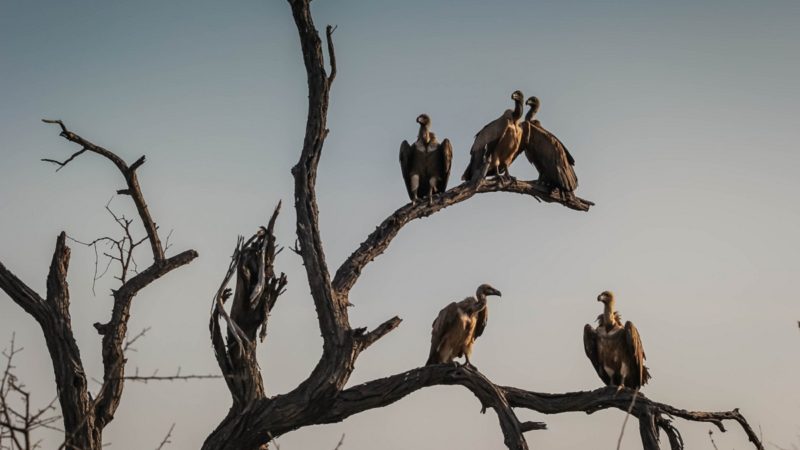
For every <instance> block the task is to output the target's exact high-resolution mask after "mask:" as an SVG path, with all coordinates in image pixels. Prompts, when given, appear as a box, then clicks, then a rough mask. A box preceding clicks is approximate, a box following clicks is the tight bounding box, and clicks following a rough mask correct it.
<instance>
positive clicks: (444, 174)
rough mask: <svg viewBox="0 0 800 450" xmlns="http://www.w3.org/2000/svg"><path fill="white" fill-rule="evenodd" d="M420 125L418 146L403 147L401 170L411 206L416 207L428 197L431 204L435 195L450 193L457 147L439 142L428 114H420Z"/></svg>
mask: <svg viewBox="0 0 800 450" xmlns="http://www.w3.org/2000/svg"><path fill="white" fill-rule="evenodd" d="M417 123H418V124H419V134H418V135H417V140H416V141H415V142H414V145H410V144H409V143H408V141H403V143H402V144H400V170H401V171H402V172H403V181H405V183H406V190H407V191H408V197H409V198H410V199H411V203H416V201H417V199H418V198H419V197H428V203H431V202H433V194H434V193H437V192H438V193H441V192H444V191H446V190H447V180H448V178H450V162H451V161H452V159H453V147H452V146H451V145H450V140H449V139H445V140H444V141H442V143H441V144H440V143H439V141H437V140H436V135H435V134H433V133H432V132H431V118H430V117H428V115H427V114H420V115H419V116H418V117H417Z"/></svg>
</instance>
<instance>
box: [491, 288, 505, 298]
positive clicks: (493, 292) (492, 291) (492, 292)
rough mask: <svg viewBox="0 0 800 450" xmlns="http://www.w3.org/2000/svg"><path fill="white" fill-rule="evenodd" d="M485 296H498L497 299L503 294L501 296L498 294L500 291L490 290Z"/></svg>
mask: <svg viewBox="0 0 800 450" xmlns="http://www.w3.org/2000/svg"><path fill="white" fill-rule="evenodd" d="M487 294H488V295H496V296H498V297H502V296H503V294H502V293H500V291H498V290H497V289H495V288H492V290H490V291H489V292H487Z"/></svg>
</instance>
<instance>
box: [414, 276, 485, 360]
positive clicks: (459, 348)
mask: <svg viewBox="0 0 800 450" xmlns="http://www.w3.org/2000/svg"><path fill="white" fill-rule="evenodd" d="M487 295H497V296H498V297H499V296H500V295H501V294H500V291H498V290H497V289H495V288H493V287H491V286H489V285H488V284H482V285H480V286H479V287H478V290H477V291H476V293H475V296H476V297H477V300H476V299H475V297H467V298H465V299H464V300H461V301H460V302H453V303H450V304H449V305H447V306H445V307H444V308H443V309H442V310H441V311H439V315H438V316H437V317H436V320H434V321H433V330H432V331H431V352H430V355H429V356H428V362H426V363H425V365H426V366H429V365H431V364H444V363H449V362H452V361H453V359H455V358H458V357H461V356H464V358H466V360H467V362H466V364H471V363H470V362H469V356H470V355H471V354H472V344H474V343H475V339H477V338H478V336H480V335H481V334H483V330H484V329H485V328H486V322H487V321H488V320H489V309H488V308H487V306H486V296H487Z"/></svg>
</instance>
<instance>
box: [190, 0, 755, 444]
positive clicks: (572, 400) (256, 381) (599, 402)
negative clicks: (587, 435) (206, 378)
mask: <svg viewBox="0 0 800 450" xmlns="http://www.w3.org/2000/svg"><path fill="white" fill-rule="evenodd" d="M288 2H289V5H290V6H291V9H292V15H293V18H294V21H295V25H296V26H297V30H298V34H299V37H300V44H301V48H302V54H303V62H304V64H305V69H306V74H307V77H308V93H309V95H308V117H307V121H306V131H305V138H304V140H303V148H302V150H301V152H300V159H299V161H298V163H297V165H295V166H294V168H293V169H292V174H293V175H294V183H295V195H294V197H295V210H296V217H297V223H296V233H297V239H296V241H295V246H294V248H293V249H292V250H293V251H294V252H295V253H297V254H298V255H300V256H301V258H302V260H303V266H304V267H305V270H306V278H307V281H308V284H309V288H310V292H311V297H312V299H313V301H314V306H315V309H316V311H317V318H318V323H319V329H320V333H321V335H322V338H323V348H322V356H321V358H320V360H319V362H318V363H317V365H316V367H315V368H314V369H313V371H312V372H311V373H310V374H309V376H308V377H307V378H306V379H305V380H303V381H302V382H301V383H300V384H299V385H298V386H297V387H296V388H295V389H293V390H292V391H290V392H288V393H285V394H279V395H275V396H272V397H269V396H267V395H266V394H265V390H264V386H263V379H262V377H261V371H260V369H259V368H258V363H257V361H256V358H255V348H256V345H257V341H256V340H255V339H253V337H254V332H255V329H254V328H253V325H254V324H256V325H257V324H259V323H262V322H259V319H261V315H259V313H256V312H252V311H250V312H248V311H247V310H246V309H245V308H243V307H242V305H244V304H245V303H244V299H248V298H251V297H252V296H253V295H258V293H257V292H256V293H254V292H252V291H251V290H250V289H252V287H249V288H248V286H252V285H251V284H248V283H237V285H236V292H235V294H234V295H233V296H234V301H233V305H232V306H231V311H240V312H242V311H243V312H245V314H244V315H241V314H240V315H237V316H236V317H234V314H233V313H231V314H230V315H228V314H227V313H226V312H225V308H224V303H225V301H226V300H227V299H228V298H230V296H231V293H230V291H229V290H226V289H225V286H226V285H227V282H228V280H230V279H231V277H232V276H233V273H234V272H235V271H236V272H237V274H238V276H239V277H241V276H242V275H241V273H242V272H241V266H242V264H241V263H240V262H239V259H240V258H242V254H243V251H242V250H241V249H242V248H243V247H242V244H241V240H240V244H239V245H238V246H237V251H236V252H235V253H234V260H233V262H232V264H231V268H230V269H229V271H228V273H227V274H226V276H225V281H224V282H223V285H222V286H221V287H220V289H219V291H218V292H217V295H216V298H215V301H214V305H215V306H214V308H213V309H212V317H211V336H212V342H213V345H214V349H215V353H216V355H217V361H218V363H219V365H220V368H221V369H222V372H223V375H225V377H226V381H227V383H228V388H229V390H230V391H231V395H232V397H233V400H234V401H233V406H232V407H231V409H230V410H229V412H228V415H227V416H226V417H225V418H224V419H223V420H222V422H221V423H220V424H219V426H218V427H217V428H216V429H215V430H214V431H213V432H212V433H211V435H210V436H209V437H208V438H207V439H206V442H205V443H204V445H203V449H205V450H212V449H213V450H227V449H237V450H242V449H243V450H255V449H264V448H266V446H267V444H268V443H269V442H272V441H273V440H274V439H275V438H277V437H279V436H281V435H283V434H285V433H287V432H290V431H293V430H297V429H299V428H302V427H305V426H309V425H315V424H323V423H332V422H339V421H342V420H344V419H346V418H347V417H349V416H351V415H354V414H358V413H360V412H364V411H368V410H370V409H374V408H380V407H384V406H387V405H390V404H392V403H394V402H395V401H397V400H399V399H401V398H403V397H405V396H406V395H409V394H411V393H413V392H415V391H417V390H419V389H422V388H425V387H429V386H435V385H456V384H457V385H461V386H464V387H466V388H467V389H468V390H470V391H471V392H472V393H473V395H475V396H476V397H477V398H478V400H479V401H480V403H481V405H482V408H481V409H482V411H485V410H486V409H487V408H491V409H493V410H494V411H495V413H496V414H497V417H498V421H499V424H500V428H501V430H502V431H503V436H504V440H505V445H506V447H508V448H509V449H515V450H522V449H527V448H528V444H527V442H526V441H525V437H524V435H523V434H524V433H525V432H527V431H531V430H539V429H544V428H546V426H545V425H544V424H543V423H541V422H520V421H519V419H518V418H517V416H516V414H515V412H514V409H515V408H525V409H531V410H534V411H539V412H541V413H544V414H557V413H562V412H568V411H584V412H587V413H589V414H591V413H592V412H594V411H597V410H600V409H607V408H617V409H620V410H622V411H623V412H624V411H627V410H628V408H630V409H631V411H630V414H632V415H633V416H635V417H637V418H638V419H639V422H640V432H641V435H642V443H643V446H644V448H645V449H647V450H653V449H657V448H658V430H659V429H660V430H663V431H665V432H666V434H667V436H668V437H669V441H670V445H671V447H672V448H673V449H680V448H683V444H682V441H681V439H680V434H679V433H678V431H677V429H675V428H674V427H673V426H672V423H671V422H670V421H669V419H667V418H666V417H665V416H674V417H681V418H684V419H687V420H694V421H705V422H711V423H714V424H715V425H717V426H718V427H720V429H722V421H723V420H734V421H736V422H738V423H739V424H740V425H741V426H742V428H743V429H744V430H745V431H746V432H747V433H748V436H749V437H750V438H751V440H752V441H753V443H754V446H755V447H756V448H757V449H762V450H763V446H762V445H761V443H760V441H759V440H758V438H756V437H755V435H754V434H753V433H752V429H751V428H750V426H749V425H748V424H747V422H746V421H745V420H744V417H743V416H742V415H741V414H739V412H738V411H737V410H733V411H728V412H717V413H710V412H689V411H684V410H681V409H678V408H674V407H672V406H669V405H666V404H662V403H657V402H653V401H651V400H649V399H647V398H646V397H645V396H643V395H641V394H639V395H638V399H637V401H636V402H632V398H631V395H632V391H631V392H628V391H627V390H626V391H623V392H621V393H619V394H617V395H615V394H616V389H615V388H602V389H598V390H595V391H590V392H573V393H565V394H541V393H535V392H530V391H525V390H521V389H518V388H512V387H503V386H498V385H496V384H494V383H492V382H491V381H490V380H488V379H487V378H486V377H485V376H483V375H482V374H481V373H480V372H478V371H477V369H474V368H471V367H461V366H454V365H438V366H428V367H421V368H417V369H412V370H409V371H407V372H404V373H401V374H397V375H393V376H390V377H386V378H381V379H378V380H373V381H370V382H367V383H363V384H360V385H358V386H353V387H350V388H345V386H346V384H347V381H348V380H349V378H350V375H351V373H352V371H353V369H354V367H355V362H356V359H357V358H358V356H359V354H360V353H361V352H362V351H364V350H365V349H366V348H368V347H369V346H370V345H371V344H373V343H375V342H376V341H377V340H378V339H380V338H381V337H383V336H385V335H386V334H387V333H388V332H390V331H391V330H393V329H394V328H396V327H397V326H398V325H399V324H400V319H399V318H398V317H393V318H391V319H389V320H387V321H386V322H384V323H383V324H381V325H379V326H378V327H376V328H375V329H374V330H373V331H371V332H367V331H366V328H352V327H351V325H350V321H349V317H348V310H347V307H348V306H349V305H350V302H349V298H348V297H349V292H350V290H351V288H352V287H353V286H354V285H355V283H356V282H357V281H358V278H359V276H360V274H361V272H362V271H363V269H364V268H365V267H366V265H367V264H369V262H371V261H372V260H374V259H375V258H376V257H377V256H379V255H380V254H381V253H383V252H384V251H385V250H386V249H387V248H388V246H389V244H390V243H391V241H392V239H393V238H394V237H395V236H396V235H397V233H399V231H400V230H401V229H402V228H403V226H405V225H406V224H407V223H409V222H410V221H412V220H414V219H418V218H421V217H426V216H429V215H431V214H433V213H435V212H437V211H440V210H442V209H444V208H446V207H448V206H451V205H454V204H456V203H460V202H462V201H465V200H468V199H469V198H471V197H472V196H474V195H475V194H478V193H485V192H515V193H519V194H525V195H529V196H532V197H534V198H535V199H537V200H539V201H543V202H550V203H560V204H562V205H563V206H565V207H567V208H571V209H574V210H578V211H587V210H588V209H589V208H590V207H591V206H592V205H593V203H592V202H590V201H587V200H583V199H581V198H578V197H574V196H562V194H560V193H558V192H555V193H554V192H551V191H550V189H547V188H545V187H543V186H541V185H539V184H538V183H536V182H530V181H518V180H513V181H507V182H503V181H501V180H486V179H479V180H476V181H473V182H471V183H468V184H467V183H465V184H462V185H459V186H456V187H454V188H452V189H450V190H448V191H447V192H444V193H442V194H440V195H437V196H435V198H434V199H433V202H432V204H430V205H428V204H426V203H419V204H417V205H411V204H408V205H405V206H402V207H401V208H399V209H398V210H397V211H395V212H394V213H393V214H392V215H390V216H389V217H388V218H387V219H386V220H384V221H383V222H382V223H381V224H380V225H379V226H378V227H377V228H376V230H375V231H374V232H373V233H371V234H370V235H369V236H368V237H367V238H366V240H364V242H363V243H362V244H361V245H360V246H359V248H358V249H356V251H355V252H353V253H352V254H351V255H350V257H348V258H347V259H346V260H345V261H344V263H343V264H342V265H341V266H340V267H339V269H338V270H337V272H336V275H335V277H334V278H333V280H331V277H330V272H329V271H328V265H327V261H326V258H325V252H324V247H323V244H322V239H321V238H320V231H319V209H318V206H317V199H316V190H315V189H316V179H317V167H318V163H319V160H320V157H321V155H322V148H323V144H324V141H325V138H326V137H327V135H328V129H327V125H326V124H327V110H328V101H329V95H330V88H331V84H332V83H333V81H334V78H335V76H336V59H335V53H334V45H333V40H332V35H333V30H334V28H332V27H330V26H328V27H327V29H326V33H325V36H326V40H327V49H328V54H329V61H330V65H331V67H330V75H328V74H327V71H326V68H325V62H324V56H323V51H322V41H321V39H320V36H319V34H318V32H317V30H316V28H315V26H314V22H313V19H312V16H311V12H310V1H309V0H288ZM485 165H486V164H484V166H485ZM485 169H486V168H485V167H483V168H482V172H485ZM276 214H277V212H276V213H275V214H273V217H272V219H271V221H270V226H269V227H268V228H267V230H268V231H267V234H268V236H269V237H268V238H267V239H268V240H269V239H274V238H273V237H272V233H274V229H273V227H272V224H274V219H275V215H276ZM256 239H259V237H258V236H254V238H251V241H253V240H256ZM264 257H265V258H266V260H267V261H268V263H267V264H266V265H265V266H264V267H265V269H264V270H265V272H264V273H260V274H258V276H259V277H264V278H266V279H272V280H274V279H275V275H274V271H273V267H272V266H273V264H274V262H275V254H274V252H273V253H270V252H267V253H266V254H265V255H264ZM251 276H253V275H251ZM277 295H279V292H278V293H275V298H277ZM237 304H238V305H240V306H238V307H237ZM269 311H271V307H270V309H269ZM223 319H224V322H225V323H226V326H227V331H228V334H227V340H225V339H223V337H222V333H221V329H220V322H221V321H222V320H223ZM242 348H244V349H243V350H242ZM234 350H235V351H234ZM242 355H243V356H242Z"/></svg>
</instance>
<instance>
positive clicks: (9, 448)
mask: <svg viewBox="0 0 800 450" xmlns="http://www.w3.org/2000/svg"><path fill="white" fill-rule="evenodd" d="M21 351H22V349H21V348H19V347H17V346H16V342H15V341H14V337H13V336H12V338H11V345H10V346H9V347H8V348H7V349H5V350H3V357H4V358H6V365H5V368H4V369H3V372H2V375H0V450H32V449H37V448H41V445H40V444H41V441H40V440H39V439H37V438H36V436H35V435H34V433H36V432H37V431H38V430H40V429H43V428H44V429H51V430H58V428H57V426H56V423H57V422H58V421H59V420H61V416H59V415H58V414H56V411H55V410H56V408H55V406H54V405H55V403H56V399H55V398H54V399H53V400H51V401H50V403H48V404H47V405H45V406H44V407H42V408H38V409H34V408H33V406H32V404H31V393H30V391H29V390H28V389H27V388H26V387H25V384H24V383H22V382H21V381H20V380H19V378H17V376H16V374H15V373H14V369H15V366H14V357H15V356H17V354H18V353H19V352H21Z"/></svg>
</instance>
